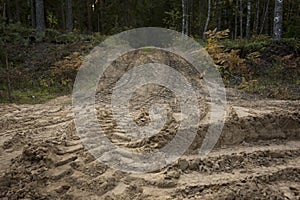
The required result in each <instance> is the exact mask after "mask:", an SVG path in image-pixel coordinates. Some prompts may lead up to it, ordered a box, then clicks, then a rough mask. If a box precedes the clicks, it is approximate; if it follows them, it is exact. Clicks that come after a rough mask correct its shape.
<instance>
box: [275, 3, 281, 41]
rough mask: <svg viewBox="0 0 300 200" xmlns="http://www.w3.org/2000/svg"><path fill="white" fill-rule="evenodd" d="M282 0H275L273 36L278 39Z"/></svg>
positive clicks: (279, 36) (279, 35)
mask: <svg viewBox="0 0 300 200" xmlns="http://www.w3.org/2000/svg"><path fill="white" fill-rule="evenodd" d="M282 15H283V0H275V8H274V24H273V38H274V39H280V38H281V35H282Z"/></svg>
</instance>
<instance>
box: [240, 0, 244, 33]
mask: <svg viewBox="0 0 300 200" xmlns="http://www.w3.org/2000/svg"><path fill="white" fill-rule="evenodd" d="M240 38H241V39H242V38H243V0H240Z"/></svg>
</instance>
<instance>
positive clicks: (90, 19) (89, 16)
mask: <svg viewBox="0 0 300 200" xmlns="http://www.w3.org/2000/svg"><path fill="white" fill-rule="evenodd" d="M86 2H87V13H88V16H87V17H88V32H89V33H91V32H93V27H92V5H91V0H87V1H86Z"/></svg>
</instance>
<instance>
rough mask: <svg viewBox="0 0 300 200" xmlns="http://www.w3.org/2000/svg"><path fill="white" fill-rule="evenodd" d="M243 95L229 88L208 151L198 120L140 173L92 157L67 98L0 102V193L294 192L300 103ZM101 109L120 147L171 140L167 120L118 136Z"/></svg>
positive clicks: (298, 195) (299, 160)
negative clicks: (180, 146)
mask: <svg viewBox="0 0 300 200" xmlns="http://www.w3.org/2000/svg"><path fill="white" fill-rule="evenodd" d="M247 98H248V100H243V96H239V97H236V94H235V91H229V93H228V108H227V118H226V122H225V126H224V130H223V133H222V135H221V138H220V139H219V142H218V144H217V145H216V147H215V148H214V150H213V151H212V152H211V153H210V154H209V156H208V157H205V158H199V156H198V155H197V154H196V153H197V149H199V147H200V146H201V141H202V139H203V134H202V133H203V131H204V130H205V129H206V128H207V127H206V126H207V125H206V124H205V123H201V124H200V128H199V131H198V134H197V137H196V138H195V140H194V142H193V144H192V145H191V147H190V149H189V150H188V151H187V152H186V154H185V155H184V156H182V157H181V158H180V159H179V160H178V161H176V162H175V163H174V164H172V165H169V166H167V167H164V168H162V169H161V170H158V171H156V172H151V173H150V172H149V173H143V174H133V173H128V172H122V171H119V170H115V169H112V168H110V167H108V166H106V165H104V164H102V163H100V162H98V161H97V160H95V158H94V157H93V156H92V155H91V154H90V153H89V151H88V150H87V149H86V148H85V147H84V146H83V145H82V143H81V140H80V137H79V135H78V134H77V132H76V129H75V126H74V120H73V113H72V106H71V98H70V97H60V98H58V99H55V100H52V101H50V102H48V103H46V104H40V105H15V104H5V105H0V113H1V116H0V159H1V164H0V175H1V177H0V198H1V199H107V200H108V199H116V200H117V199H300V189H299V188H300V141H299V139H300V113H299V105H300V102H299V101H275V100H259V99H255V98H254V97H253V98H249V96H248V97H247ZM106 109H107V107H106V105H104V104H99V106H98V107H97V110H98V112H99V121H100V122H101V123H102V124H104V126H105V128H106V130H107V136H108V138H110V139H111V141H112V142H114V143H115V144H118V145H119V146H121V147H122V148H128V149H131V150H133V151H138V152H140V151H145V150H149V149H150V150H151V149H152V150H153V149H157V148H160V147H162V146H163V145H165V144H166V143H167V142H168V141H167V140H168V139H170V138H171V139H172V134H174V133H173V131H172V130H175V128H174V127H175V126H173V125H172V123H170V124H169V127H168V128H169V129H168V130H169V131H162V132H161V133H159V134H158V136H157V135H154V136H153V137H150V138H147V139H143V140H134V141H132V140H128V138H126V136H124V135H123V136H122V137H121V136H120V133H119V132H118V130H116V129H114V125H113V124H114V123H113V121H112V119H111V116H110V114H109V112H108V111H107V110H106ZM137 115H138V114H137ZM138 116H139V115H138ZM141 116H142V117H136V120H141V118H143V115H141ZM146 116H147V115H146ZM144 120H147V119H146V117H145V119H144ZM203 120H204V121H205V118H204V119H203ZM171 121H172V120H171ZM173 121H174V120H173ZM142 122H144V121H143V120H142ZM158 138H159V139H158Z"/></svg>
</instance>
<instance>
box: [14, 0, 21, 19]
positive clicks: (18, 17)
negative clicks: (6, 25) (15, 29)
mask: <svg viewBox="0 0 300 200" xmlns="http://www.w3.org/2000/svg"><path fill="white" fill-rule="evenodd" d="M15 4H16V5H15V6H16V21H17V22H21V17H20V4H19V0H15Z"/></svg>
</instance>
